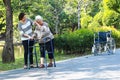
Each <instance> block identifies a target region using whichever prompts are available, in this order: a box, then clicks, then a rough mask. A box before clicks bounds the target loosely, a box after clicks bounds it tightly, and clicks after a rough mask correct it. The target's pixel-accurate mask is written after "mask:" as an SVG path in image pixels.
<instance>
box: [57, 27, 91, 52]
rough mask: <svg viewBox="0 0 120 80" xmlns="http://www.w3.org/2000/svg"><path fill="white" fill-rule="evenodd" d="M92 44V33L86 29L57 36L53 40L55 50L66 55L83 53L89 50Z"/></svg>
mask: <svg viewBox="0 0 120 80" xmlns="http://www.w3.org/2000/svg"><path fill="white" fill-rule="evenodd" d="M92 44H93V32H92V30H88V29H81V30H77V31H75V32H69V33H65V34H63V35H58V36H56V39H55V46H56V49H59V50H63V51H65V52H66V53H84V52H85V51H86V50H87V49H88V50H89V49H91V45H92Z"/></svg>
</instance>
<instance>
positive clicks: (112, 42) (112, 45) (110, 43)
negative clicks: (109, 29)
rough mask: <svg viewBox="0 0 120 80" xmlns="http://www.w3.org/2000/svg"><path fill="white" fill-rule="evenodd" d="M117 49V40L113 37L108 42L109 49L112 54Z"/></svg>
mask: <svg viewBox="0 0 120 80" xmlns="http://www.w3.org/2000/svg"><path fill="white" fill-rule="evenodd" d="M115 50H116V44H115V40H114V39H113V38H111V39H110V40H109V41H108V43H107V51H108V53H110V54H114V53H115Z"/></svg>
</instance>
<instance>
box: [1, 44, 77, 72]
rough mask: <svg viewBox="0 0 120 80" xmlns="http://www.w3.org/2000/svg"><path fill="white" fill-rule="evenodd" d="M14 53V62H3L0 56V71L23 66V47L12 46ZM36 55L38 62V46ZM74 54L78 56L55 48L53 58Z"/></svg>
mask: <svg viewBox="0 0 120 80" xmlns="http://www.w3.org/2000/svg"><path fill="white" fill-rule="evenodd" d="M1 54H2V47H0V55H1ZM14 54H15V62H14V63H5V64H3V63H2V59H1V57H0V71H6V70H12V69H18V68H23V65H24V55H23V54H24V51H23V47H22V46H15V47H14ZM37 56H38V63H39V61H40V52H39V48H37ZM76 56H78V55H65V54H64V53H63V52H59V51H57V50H55V60H56V61H60V60H65V59H69V58H74V57H76ZM47 58H48V57H47ZM47 60H48V59H47ZM48 62H49V61H48ZM34 63H35V56H34Z"/></svg>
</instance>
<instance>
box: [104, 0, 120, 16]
mask: <svg viewBox="0 0 120 80" xmlns="http://www.w3.org/2000/svg"><path fill="white" fill-rule="evenodd" d="M103 2H104V5H105V6H106V7H107V8H109V9H112V10H114V11H116V12H118V13H119V14H120V0H103Z"/></svg>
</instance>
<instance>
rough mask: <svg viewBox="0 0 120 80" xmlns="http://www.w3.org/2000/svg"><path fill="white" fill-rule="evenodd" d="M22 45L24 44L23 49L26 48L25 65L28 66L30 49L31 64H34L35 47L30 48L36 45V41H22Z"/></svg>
mask: <svg viewBox="0 0 120 80" xmlns="http://www.w3.org/2000/svg"><path fill="white" fill-rule="evenodd" d="M28 41H29V42H28ZM28 43H29V44H28ZM22 44H23V48H24V65H27V60H28V48H29V54H30V58H29V60H30V64H33V54H32V51H33V47H30V46H33V45H34V41H33V40H24V41H22Z"/></svg>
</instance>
